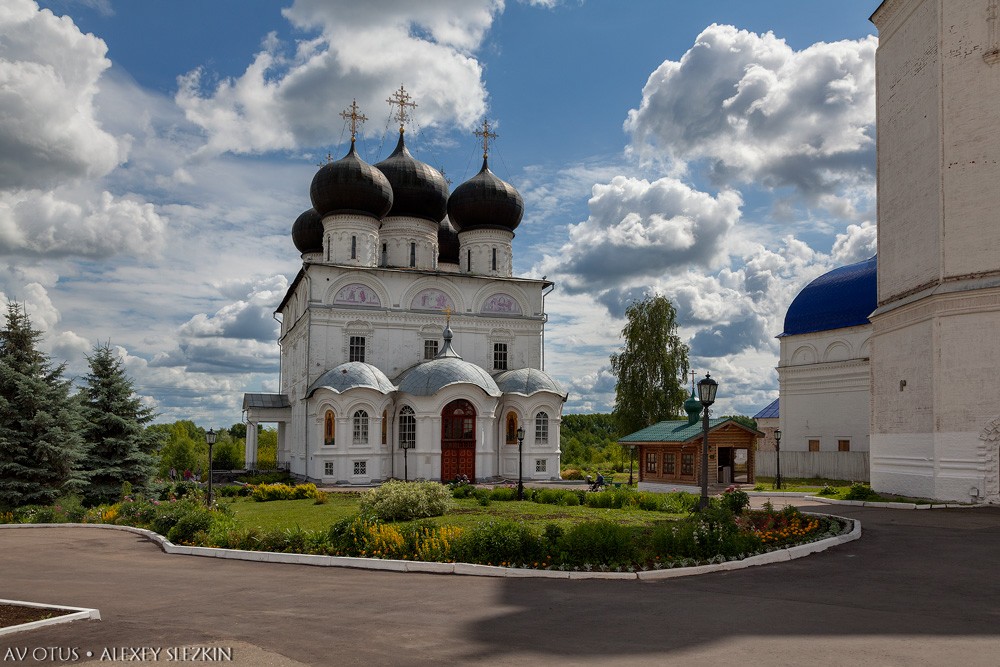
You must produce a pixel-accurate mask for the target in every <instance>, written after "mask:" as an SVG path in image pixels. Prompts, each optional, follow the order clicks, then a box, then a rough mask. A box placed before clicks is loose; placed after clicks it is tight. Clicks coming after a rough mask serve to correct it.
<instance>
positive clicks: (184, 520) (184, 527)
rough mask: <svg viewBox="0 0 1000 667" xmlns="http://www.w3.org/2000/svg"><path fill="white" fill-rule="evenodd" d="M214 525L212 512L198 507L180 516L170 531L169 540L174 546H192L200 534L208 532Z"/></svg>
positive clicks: (168, 533)
mask: <svg viewBox="0 0 1000 667" xmlns="http://www.w3.org/2000/svg"><path fill="white" fill-rule="evenodd" d="M211 525H212V511H211V510H209V509H208V508H206V507H202V506H201V505H198V506H196V507H191V508H190V509H189V510H188V511H187V512H185V513H183V514H181V515H180V517H179V518H178V519H177V523H175V524H174V525H173V526H172V527H171V528H170V530H169V531H168V532H167V539H168V540H170V541H171V542H173V543H174V544H190V543H192V542H194V541H195V537H196V536H197V535H198V533H202V532H207V531H208V529H209V528H210V527H211Z"/></svg>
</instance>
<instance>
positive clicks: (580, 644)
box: [0, 498, 1000, 667]
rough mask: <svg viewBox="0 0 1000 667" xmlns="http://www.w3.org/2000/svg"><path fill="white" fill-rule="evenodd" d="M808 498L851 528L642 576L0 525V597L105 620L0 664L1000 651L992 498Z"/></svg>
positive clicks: (686, 661)
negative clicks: (395, 560) (674, 575)
mask: <svg viewBox="0 0 1000 667" xmlns="http://www.w3.org/2000/svg"><path fill="white" fill-rule="evenodd" d="M786 501H787V499H784V498H782V499H775V505H776V506H780V505H782V504H783V503H784V502H786ZM796 502H802V501H801V500H797V501H796ZM815 509H817V510H818V511H825V512H829V513H837V514H841V515H845V516H852V517H856V518H859V519H861V521H862V524H863V527H864V536H863V537H862V539H861V540H858V541H856V542H852V543H850V544H846V545H843V546H841V547H838V548H835V549H832V550H830V551H826V552H824V553H821V554H818V555H815V556H811V557H809V558H803V559H799V560H795V561H791V562H787V563H781V564H777V565H770V566H764V567H759V568H750V569H747V570H739V571H734V572H728V573H719V574H712V575H706V576H701V577H686V578H682V579H672V580H668V581H662V582H655V583H650V582H646V583H644V582H636V581H550V580H537V579H530V580H518V579H509V578H504V579H494V578H479V577H462V576H436V575H421V574H396V573H387V572H372V571H362V570H343V569H339V568H313V567H309V566H300V565H279V564H271V563H249V562H240V561H226V560H221V559H208V558H192V557H184V556H168V555H166V554H164V553H162V552H161V551H160V550H159V549H158V548H157V547H155V546H154V545H152V544H151V543H149V542H147V541H145V540H143V539H141V538H139V537H138V536H135V535H132V534H128V533H122V532H117V531H102V530H93V529H72V528H40V529H32V530H0V598H13V599H24V600H35V601H40V602H50V603H60V604H67V605H73V606H80V607H97V608H98V609H100V611H101V616H102V619H103V620H101V621H79V622H75V623H71V624H66V625H61V626H53V627H51V628H46V629H41V630H35V631H31V632H27V633H19V634H15V635H11V636H7V637H3V638H0V662H2V661H3V660H4V656H5V655H7V651H8V649H15V648H29V649H36V648H40V647H62V648H63V649H68V648H71V647H72V648H76V649H77V652H78V654H79V656H80V660H79V661H77V663H76V664H80V663H81V662H86V661H87V658H86V651H88V650H89V651H92V652H94V654H95V655H94V659H96V658H97V657H99V656H100V655H101V652H102V650H103V649H105V648H110V647H131V648H138V647H143V646H146V647H153V648H160V649H161V653H160V654H159V659H160V661H166V657H167V656H166V650H167V649H168V648H169V647H179V646H192V645H202V646H215V647H223V648H227V647H231V648H232V655H233V663H231V664H241V665H297V664H306V665H340V664H377V665H383V664H387V665H396V664H398V665H420V664H440V663H442V662H453V663H470V664H545V665H548V664H576V665H579V664H597V663H604V664H609V663H610V664H657V665H664V664H667V665H670V664H683V665H685V666H697V665H712V666H713V667H717V666H718V665H721V664H724V663H725V662H739V663H748V662H749V663H754V664H757V663H759V664H769V665H793V664H794V665H800V664H803V663H805V662H808V663H813V664H821V665H906V666H907V667H909V666H910V665H954V664H961V665H963V667H971V666H975V665H996V664H997V663H998V662H1000V604H998V603H997V600H1000V577H998V576H997V573H996V565H995V564H996V562H997V554H998V553H1000V509H997V508H980V509H960V510H926V511H912V510H911V511H905V510H882V509H871V508H853V507H832V506H816V507H815ZM30 662H32V663H35V661H34V660H31V661H30ZM35 664H37V663H35ZM108 664H113V663H108ZM123 664H124V663H123Z"/></svg>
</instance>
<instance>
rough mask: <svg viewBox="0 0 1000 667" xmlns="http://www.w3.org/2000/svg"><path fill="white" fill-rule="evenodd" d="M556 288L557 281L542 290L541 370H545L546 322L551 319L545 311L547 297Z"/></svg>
mask: <svg viewBox="0 0 1000 667" xmlns="http://www.w3.org/2000/svg"><path fill="white" fill-rule="evenodd" d="M555 288H556V286H555V283H553V284H552V285H549V289H548V291H544V292H542V368H541V370H543V371H544V370H545V323H546V322H548V321H549V316H548V314H547V313H546V312H545V297H546V296H548V295H549V294H551V293H552V292H553V290H555Z"/></svg>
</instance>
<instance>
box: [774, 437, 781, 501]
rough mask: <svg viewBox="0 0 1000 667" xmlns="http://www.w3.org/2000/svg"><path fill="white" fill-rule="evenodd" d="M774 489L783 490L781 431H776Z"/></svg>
mask: <svg viewBox="0 0 1000 667" xmlns="http://www.w3.org/2000/svg"><path fill="white" fill-rule="evenodd" d="M774 488H775V489H777V490H779V491H780V490H781V429H780V428H776V429H774Z"/></svg>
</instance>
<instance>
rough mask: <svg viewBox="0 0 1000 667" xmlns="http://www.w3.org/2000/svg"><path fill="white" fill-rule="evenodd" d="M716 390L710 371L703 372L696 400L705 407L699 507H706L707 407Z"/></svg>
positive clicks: (713, 401) (717, 384) (716, 385)
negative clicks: (703, 375)
mask: <svg viewBox="0 0 1000 667" xmlns="http://www.w3.org/2000/svg"><path fill="white" fill-rule="evenodd" d="M718 390H719V383H718V382H716V381H715V380H713V379H712V374H711V373H705V377H704V378H703V379H701V380H699V381H698V400H699V401H701V405H702V407H703V408H705V418H704V420H703V421H702V427H703V429H704V434H703V435H702V439H701V502H699V503H698V507H700V508H701V509H705V508H706V507H708V408H709V406H710V405H712V403H715V392H717V391H718Z"/></svg>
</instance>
